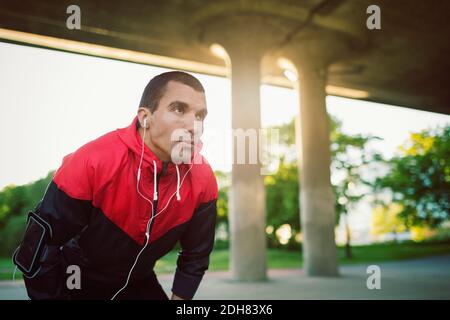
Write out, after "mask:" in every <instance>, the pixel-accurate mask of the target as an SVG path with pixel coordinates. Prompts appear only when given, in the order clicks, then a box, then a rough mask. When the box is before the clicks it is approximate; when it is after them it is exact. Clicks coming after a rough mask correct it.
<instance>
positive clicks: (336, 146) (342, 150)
mask: <svg viewBox="0 0 450 320" xmlns="http://www.w3.org/2000/svg"><path fill="white" fill-rule="evenodd" d="M330 123H331V136H330V140H331V159H332V164H331V168H332V169H331V170H332V173H333V174H334V176H335V179H332V180H334V181H333V189H334V194H335V199H336V202H335V208H336V223H339V220H340V218H341V216H345V221H344V222H345V229H346V243H345V254H346V257H347V258H348V259H350V258H352V252H351V230H350V225H349V222H348V220H349V219H348V212H349V211H350V210H352V209H354V208H355V206H356V205H357V204H358V203H359V202H360V201H361V200H362V199H364V198H365V197H367V195H368V194H370V189H371V188H370V186H371V185H372V181H371V180H370V179H374V177H370V176H367V174H366V176H367V177H366V176H365V173H367V172H370V167H371V166H373V165H375V164H377V163H378V162H380V161H382V160H383V158H382V155H381V154H380V153H379V152H377V151H376V150H375V149H373V148H372V147H371V146H370V144H371V143H372V142H373V141H377V140H380V138H379V137H376V136H371V135H361V134H357V135H349V134H345V133H343V132H342V130H341V127H342V123H341V122H340V121H339V120H338V119H333V118H332V119H331V121H330Z"/></svg>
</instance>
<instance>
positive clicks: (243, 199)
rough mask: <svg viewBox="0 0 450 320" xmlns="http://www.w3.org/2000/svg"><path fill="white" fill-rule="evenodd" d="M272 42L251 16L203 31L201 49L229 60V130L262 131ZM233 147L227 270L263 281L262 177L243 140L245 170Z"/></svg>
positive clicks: (271, 32)
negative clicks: (264, 73)
mask: <svg viewBox="0 0 450 320" xmlns="http://www.w3.org/2000/svg"><path fill="white" fill-rule="evenodd" d="M269 28H270V29H269ZM276 41H279V33H278V31H277V30H275V29H273V27H270V26H268V25H267V23H266V22H265V21H264V19H261V18H258V17H254V16H249V17H243V16H227V17H221V18H214V19H213V20H210V21H208V23H207V27H205V28H204V29H203V30H202V33H201V42H202V43H203V44H206V45H208V46H209V45H210V44H212V43H218V44H220V45H221V46H222V47H223V48H224V49H225V50H226V52H227V54H228V58H229V59H227V60H228V63H229V67H230V69H231V94H232V99H231V101H232V112H231V113H232V122H231V125H232V129H233V130H237V129H242V130H244V131H246V130H248V129H250V130H252V131H253V132H254V133H255V132H256V135H257V136H258V133H259V129H260V128H261V110H260V80H261V71H260V69H261V66H260V65H261V60H262V57H263V55H264V53H265V51H266V50H267V48H269V47H271V46H273V45H274V44H275V43H276ZM258 139H259V136H258ZM257 143H258V142H257ZM237 146H238V144H237V143H236V139H235V138H234V139H233V158H234V160H233V165H232V179H231V182H232V184H231V188H230V193H229V212H228V214H229V222H230V235H231V238H230V270H231V275H232V278H233V279H234V280H238V281H262V280H265V279H266V269H267V266H266V235H265V225H266V217H265V190H264V183H263V178H264V177H263V176H262V175H261V164H260V159H259V155H256V157H257V163H256V164H252V163H249V155H248V151H249V149H250V148H249V144H248V140H247V147H246V163H245V164H239V163H236V160H237V159H236V153H237ZM257 150H258V151H259V146H258V149H257Z"/></svg>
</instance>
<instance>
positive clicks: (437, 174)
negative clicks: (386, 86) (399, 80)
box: [374, 126, 450, 228]
mask: <svg viewBox="0 0 450 320" xmlns="http://www.w3.org/2000/svg"><path fill="white" fill-rule="evenodd" d="M386 164H387V165H388V167H389V171H388V173H387V174H386V175H384V176H383V177H379V178H378V179H377V180H376V181H375V183H374V188H375V190H376V191H377V192H378V193H380V192H382V191H386V190H388V191H390V193H391V194H392V199H389V201H392V202H395V203H398V204H400V205H401V206H402V208H403V209H402V211H401V212H400V213H399V217H400V218H401V219H402V220H403V221H404V223H405V224H406V226H407V227H413V226H427V227H430V228H436V227H439V226H440V225H441V224H442V223H443V222H445V221H448V220H449V217H450V126H446V127H438V128H436V129H428V130H423V131H421V132H419V133H413V134H411V135H410V137H409V139H408V140H407V141H406V142H405V143H404V144H403V145H402V146H401V147H400V148H399V154H398V155H396V156H394V157H393V158H392V159H391V160H389V161H387V162H386ZM389 201H381V203H384V205H387V204H386V202H389Z"/></svg>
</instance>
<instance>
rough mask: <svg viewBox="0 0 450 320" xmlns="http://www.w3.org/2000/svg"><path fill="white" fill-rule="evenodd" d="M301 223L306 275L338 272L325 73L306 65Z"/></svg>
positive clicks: (302, 103) (302, 89)
mask: <svg viewBox="0 0 450 320" xmlns="http://www.w3.org/2000/svg"><path fill="white" fill-rule="evenodd" d="M299 71H300V74H299V75H300V79H299V82H300V83H299V84H300V132H296V135H297V139H301V146H302V149H301V150H299V151H300V152H301V157H300V158H299V159H300V163H299V168H300V170H299V173H300V202H301V209H300V212H301V223H302V232H303V258H304V269H305V272H306V274H307V275H311V276H314V275H319V276H335V275H337V274H338V268H337V251H336V245H335V241H334V226H335V219H336V218H335V210H334V194H333V190H332V186H331V182H330V138H329V136H330V130H329V124H328V117H327V110H326V103H325V98H326V93H325V84H326V82H325V75H324V74H323V72H322V70H321V69H314V68H311V67H308V66H305V67H303V68H301V69H300V70H299Z"/></svg>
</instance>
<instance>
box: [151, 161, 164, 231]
mask: <svg viewBox="0 0 450 320" xmlns="http://www.w3.org/2000/svg"><path fill="white" fill-rule="evenodd" d="M167 164H168V163H167V162H163V167H162V170H161V173H160V174H158V175H157V177H156V192H158V189H159V179H160V178H161V176H162V175H164V173H166V169H167ZM158 199H159V197H158ZM157 209H158V200H153V210H152V217H151V221H150V224H149V226H148V230H147V231H148V237H149V239H150V233H151V232H152V227H153V222H154V218H153V217H154V216H155V215H156V211H157Z"/></svg>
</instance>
